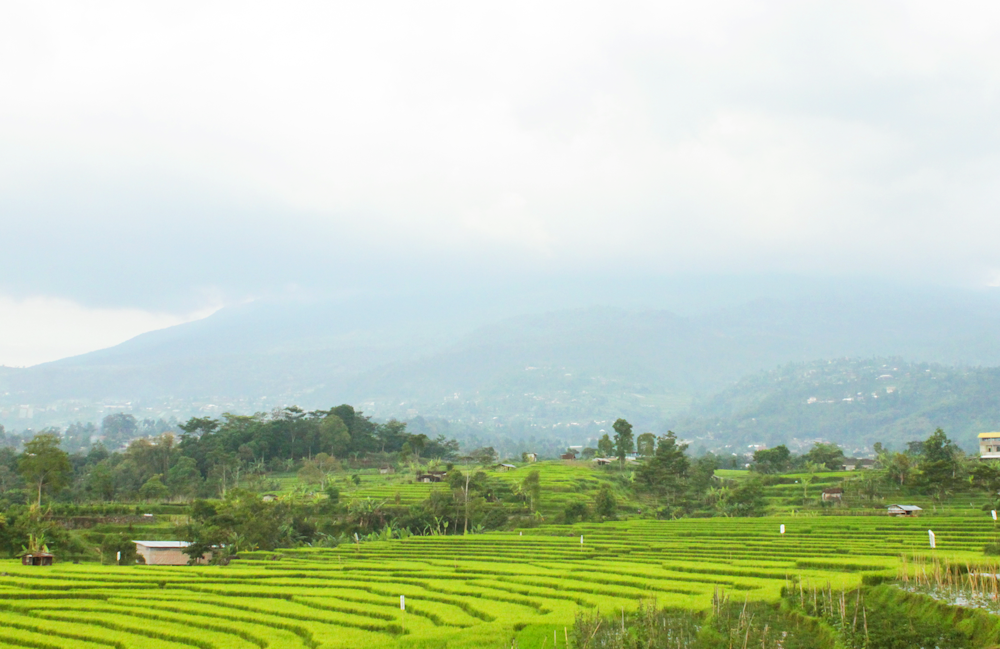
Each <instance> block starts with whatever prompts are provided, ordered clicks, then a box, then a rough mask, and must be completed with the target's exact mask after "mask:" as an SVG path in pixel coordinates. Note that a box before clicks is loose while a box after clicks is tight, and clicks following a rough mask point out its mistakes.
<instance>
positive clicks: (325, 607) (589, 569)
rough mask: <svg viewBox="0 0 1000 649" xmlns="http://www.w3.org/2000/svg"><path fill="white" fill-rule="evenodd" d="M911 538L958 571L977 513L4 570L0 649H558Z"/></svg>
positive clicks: (506, 536)
mask: <svg viewBox="0 0 1000 649" xmlns="http://www.w3.org/2000/svg"><path fill="white" fill-rule="evenodd" d="M781 523H785V524H786V526H787V527H786V534H785V535H784V536H782V535H780V534H779V533H778V527H779V525H780V524H781ZM928 528H933V529H934V531H935V533H936V534H937V545H938V547H937V549H936V550H935V551H934V552H935V553H937V554H939V555H943V556H947V557H949V558H953V559H954V558H957V559H959V560H961V561H966V560H975V559H981V558H982V554H981V549H982V547H983V545H985V544H986V543H987V542H989V541H990V540H991V539H993V538H994V537H995V530H994V524H993V522H992V519H990V518H989V517H988V516H982V515H980V516H975V517H972V516H962V517H943V516H942V517H927V518H923V519H915V520H906V519H889V518H883V517H878V518H876V517H857V518H852V517H840V516H838V517H799V518H792V517H785V518H764V519H689V520H681V521H669V522H668V521H649V520H643V521H630V522H626V523H618V524H603V525H586V524H581V525H574V526H567V527H544V528H537V529H532V530H523V531H522V532H504V533H495V534H484V535H474V536H467V537H459V536H432V537H412V538H409V539H406V540H403V541H399V540H396V541H389V542H376V543H368V544H361V545H352V546H341V547H339V548H336V549H333V550H330V549H318V548H317V549H313V548H303V549H298V550H287V551H283V552H281V553H280V554H277V553H274V554H272V553H252V554H249V555H245V556H244V558H243V559H242V560H240V561H237V562H234V563H232V564H231V565H229V566H226V567H156V566H133V567H105V566H97V565H72V564H57V565H55V566H53V567H47V568H28V567H22V566H20V565H19V564H16V563H14V562H12V561H8V562H3V563H0V571H2V572H6V573H8V574H7V575H6V576H0V608H2V609H3V610H2V612H0V645H4V646H33V647H83V648H88V647H95V648H96V647H109V646H112V647H119V648H122V649H127V648H132V647H135V648H145V647H166V648H168V649H170V648H178V649H179V648H181V647H198V648H200V649H212V648H219V649H224V648H230V647H232V648H234V649H235V648H244V647H245V648H248V649H250V648H253V647H275V648H280V647H293V648H297V647H309V648H311V647H446V646H447V647H510V646H511V643H512V641H513V639H514V638H515V637H516V638H517V640H518V645H519V646H520V647H539V646H541V644H542V639H543V637H544V638H545V639H546V640H547V641H550V640H551V638H552V632H553V630H557V631H558V633H557V634H556V637H557V639H558V643H559V644H558V645H557V646H561V645H563V644H564V643H563V627H566V626H569V625H571V624H572V621H573V617H574V614H575V612H576V611H578V610H579V609H580V608H592V607H599V608H600V609H601V610H605V611H612V610H620V609H621V608H633V607H636V606H637V605H638V604H639V602H640V601H643V600H650V599H655V600H656V601H657V603H658V604H660V605H668V604H669V605H676V606H684V607H690V608H695V609H700V608H708V607H709V605H710V600H711V597H712V594H713V592H714V591H715V589H716V588H723V589H725V590H726V591H728V592H730V593H731V594H732V595H733V596H735V597H748V598H754V599H776V598H777V597H778V596H779V594H780V590H781V588H782V587H783V586H785V585H786V584H787V583H789V580H793V579H802V580H803V581H804V582H805V583H806V584H809V583H813V584H822V585H825V584H826V583H828V582H829V583H831V584H832V585H833V586H834V588H837V587H840V586H853V585H856V584H858V583H859V582H860V581H861V579H862V577H863V576H864V575H869V574H894V572H895V569H896V567H897V566H898V565H899V556H900V555H901V554H903V553H913V552H919V553H929V552H930V550H928V548H927V545H928V544H927V529H928ZM581 535H583V539H584V542H583V544H581V543H580V536H581ZM400 595H405V597H406V614H405V618H404V616H403V614H402V612H401V611H400V608H399V597H400Z"/></svg>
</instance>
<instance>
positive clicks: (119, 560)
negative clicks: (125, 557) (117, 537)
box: [118, 552, 122, 566]
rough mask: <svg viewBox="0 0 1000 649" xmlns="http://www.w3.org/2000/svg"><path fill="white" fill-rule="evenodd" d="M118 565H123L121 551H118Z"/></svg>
mask: <svg viewBox="0 0 1000 649" xmlns="http://www.w3.org/2000/svg"><path fill="white" fill-rule="evenodd" d="M118 565H119V566H120V565H122V553H121V552H119V553H118Z"/></svg>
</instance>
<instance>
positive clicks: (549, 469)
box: [338, 461, 628, 517]
mask: <svg viewBox="0 0 1000 649" xmlns="http://www.w3.org/2000/svg"><path fill="white" fill-rule="evenodd" d="M458 468H459V470H462V471H465V470H466V467H464V466H459V467H458ZM472 469H473V470H475V467H472ZM533 469H537V470H538V471H539V478H540V482H541V491H542V499H541V503H540V504H539V511H541V513H542V514H543V515H544V516H546V517H550V516H555V515H558V514H559V513H561V512H562V511H563V510H565V508H566V506H567V505H569V504H570V503H571V502H575V501H578V500H582V501H583V502H585V503H587V504H588V505H591V504H593V498H594V496H595V495H596V494H597V491H598V490H599V489H600V487H601V483H602V482H605V481H611V478H612V477H613V474H612V473H611V472H608V471H601V470H595V469H594V468H593V466H591V463H589V462H583V461H579V462H568V461H567V462H560V461H553V462H538V463H536V464H528V465H524V466H522V467H520V468H518V469H515V470H513V471H508V472H503V473H501V472H497V471H492V470H486V472H487V473H488V474H489V475H490V477H491V478H495V479H498V480H503V481H505V482H509V483H519V482H521V481H522V480H524V478H525V476H527V475H528V472H529V471H531V470H533ZM360 477H361V485H360V486H358V487H356V488H355V487H353V485H349V486H347V487H346V489H345V491H344V493H343V496H344V497H345V498H350V499H355V498H372V499H374V500H384V501H387V502H389V503H395V502H396V494H399V503H400V504H401V505H415V504H417V503H419V502H421V501H423V500H425V499H426V498H427V497H428V496H429V495H430V493H431V491H433V490H435V489H448V488H449V487H448V485H446V484H442V483H420V482H416V483H415V482H413V475H405V474H393V475H388V476H383V475H379V474H377V473H374V472H373V471H372V472H369V473H364V474H361V475H360ZM611 482H612V484H614V483H613V481H611ZM338 486H340V485H338ZM619 491H620V493H619V494H618V496H619V500H620V501H622V504H623V505H625V506H627V504H628V503H627V502H626V500H627V494H626V493H625V492H624V491H623V490H619Z"/></svg>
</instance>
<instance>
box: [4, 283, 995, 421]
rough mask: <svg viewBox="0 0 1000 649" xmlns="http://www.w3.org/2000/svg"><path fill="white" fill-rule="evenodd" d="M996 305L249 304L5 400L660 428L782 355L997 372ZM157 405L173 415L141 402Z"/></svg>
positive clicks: (48, 376)
mask: <svg viewBox="0 0 1000 649" xmlns="http://www.w3.org/2000/svg"><path fill="white" fill-rule="evenodd" d="M997 297H998V296H997V295H996V294H995V293H957V292H953V293H941V292H937V293H920V294H917V293H907V292H903V291H886V290H876V289H871V290H863V289H856V288H855V289H850V290H848V289H844V290H824V291H821V292H817V293H816V294H815V295H811V296H807V297H798V298H794V299H784V300H778V299H758V300H754V301H751V302H748V303H745V304H742V305H739V306H733V307H730V308H726V309H716V310H713V311H710V312H706V313H702V314H698V315H688V316H681V315H677V314H674V313H671V312H668V311H664V310H638V309H632V310H629V309H622V308H589V309H575V310H561V311H554V312H550V313H541V314H534V315H525V316H519V317H515V318H508V319H498V320H496V321H494V322H493V324H489V325H486V326H481V325H479V324H478V323H477V321H476V319H475V318H474V317H473V316H470V315H469V314H470V313H472V312H473V310H472V309H470V308H465V306H464V305H463V303H460V302H455V303H448V302H447V301H438V302H434V303H430V302H427V301H421V300H418V299H413V300H409V301H405V300H404V301H400V302H396V301H391V300H390V301H387V300H378V299H355V300H342V301H329V302H307V301H301V302H294V301H285V302H260V303H253V304H248V305H243V306H240V307H234V308H227V309H223V310H222V311H220V312H218V313H216V314H215V315H213V316H211V317H209V318H207V319H205V320H202V321H198V322H192V323H188V324H184V325H180V326H177V327H172V328H170V329H165V330H162V331H157V332H152V333H149V334H145V335H143V336H139V337H137V338H135V339H133V340H130V341H128V342H126V343H124V344H122V345H119V346H117V347H114V348H111V349H107V350H102V351H99V352H94V353H91V354H85V355H82V356H78V357H75V358H70V359H65V360H61V361H57V362H54V363H47V364H44V365H39V366H36V367H32V368H27V369H21V370H8V371H4V372H0V401H2V403H0V405H2V406H7V407H9V406H10V405H11V404H45V403H52V402H57V401H66V400H72V399H76V400H90V401H92V402H99V401H101V400H104V401H108V400H112V401H115V402H122V401H132V402H142V405H143V407H145V408H146V409H147V410H149V411H150V412H160V411H163V412H173V413H177V415H178V416H182V415H184V414H186V413H189V412H192V411H197V409H198V408H201V407H203V404H207V403H210V402H211V403H212V404H214V407H217V408H219V409H220V410H221V409H229V410H234V411H240V410H243V411H246V410H251V411H252V410H254V409H258V408H267V407H272V406H273V405H281V404H282V403H298V404H299V405H302V406H304V407H307V408H311V407H319V406H329V405H331V404H335V403H344V402H348V403H355V404H359V405H361V406H362V407H363V409H364V410H365V411H366V412H368V413H369V414H374V415H376V416H379V417H390V416H399V417H412V416H416V415H418V414H419V415H427V416H440V417H447V418H450V419H453V420H456V421H465V422H475V423H477V424H478V423H479V422H484V425H487V424H490V423H491V422H492V423H494V424H495V425H496V426H499V427H504V426H506V427H514V428H531V427H537V426H542V427H550V428H551V427H552V426H555V425H557V424H559V425H578V426H581V427H583V426H584V425H585V424H586V425H587V426H591V424H593V422H595V421H597V422H601V421H604V420H607V419H610V418H614V417H617V416H621V415H624V416H628V417H629V418H630V419H633V420H635V422H636V423H637V424H638V425H641V426H643V427H662V426H663V425H665V424H666V423H668V422H673V421H676V420H677V417H678V416H679V415H680V413H681V412H683V411H684V410H685V409H686V407H687V405H688V404H689V403H690V402H691V399H692V398H694V397H699V396H704V395H707V394H711V393H713V392H715V391H718V390H722V389H724V388H726V387H727V386H729V385H731V384H733V383H734V382H735V381H737V380H739V379H740V378H742V377H744V376H747V375H751V374H755V373H758V372H761V371H765V370H768V369H771V368H774V367H777V366H781V365H784V364H787V363H794V362H805V361H810V360H812V359H816V358H839V357H845V356H849V357H852V358H859V357H862V358H863V357H875V356H880V357H887V356H894V357H902V358H906V359H908V360H911V361H923V362H937V363H942V364H957V365H1000V340H998V337H997V335H996V333H995V332H997V331H1000V302H998V299H997ZM165 399H169V400H170V406H169V409H166V406H162V405H155V407H154V405H151V403H152V402H157V401H159V402H163V401H164V400H165ZM8 412H11V411H10V410H8ZM74 412H76V411H74ZM80 412H82V411H80ZM76 416H82V415H76ZM587 422H590V423H589V424H587ZM601 425H602V424H600V423H598V424H593V426H592V427H596V428H595V431H596V430H599V429H600V426H601Z"/></svg>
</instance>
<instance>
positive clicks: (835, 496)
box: [822, 487, 844, 503]
mask: <svg viewBox="0 0 1000 649" xmlns="http://www.w3.org/2000/svg"><path fill="white" fill-rule="evenodd" d="M822 498H823V502H825V503H829V502H835V503H839V502H842V501H843V499H844V490H843V489H841V488H840V487H833V488H832V489H824V490H823V496H822Z"/></svg>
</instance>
